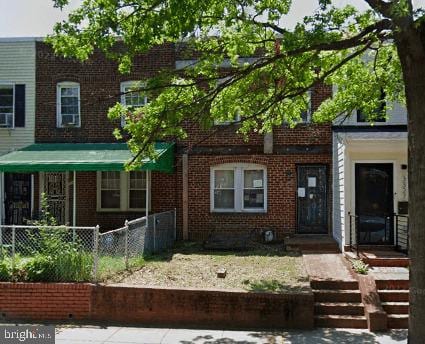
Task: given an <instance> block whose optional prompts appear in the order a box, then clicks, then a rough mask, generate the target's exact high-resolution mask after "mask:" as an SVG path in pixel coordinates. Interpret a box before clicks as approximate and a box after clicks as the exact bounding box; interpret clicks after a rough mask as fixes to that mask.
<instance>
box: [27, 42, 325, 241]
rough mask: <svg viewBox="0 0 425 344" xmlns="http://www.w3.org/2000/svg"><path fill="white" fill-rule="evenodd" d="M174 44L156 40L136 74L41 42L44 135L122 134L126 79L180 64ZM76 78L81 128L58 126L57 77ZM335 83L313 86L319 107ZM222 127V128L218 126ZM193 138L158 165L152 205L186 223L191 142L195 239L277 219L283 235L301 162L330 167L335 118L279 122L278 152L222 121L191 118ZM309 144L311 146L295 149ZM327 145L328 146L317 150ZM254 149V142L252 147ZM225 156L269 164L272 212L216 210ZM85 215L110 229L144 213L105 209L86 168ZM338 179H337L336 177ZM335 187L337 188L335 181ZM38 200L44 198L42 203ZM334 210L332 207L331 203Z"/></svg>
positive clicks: (91, 138)
mask: <svg viewBox="0 0 425 344" xmlns="http://www.w3.org/2000/svg"><path fill="white" fill-rule="evenodd" d="M175 55H176V52H175V49H174V46H173V45H167V44H166V45H162V46H158V47H155V48H154V49H152V50H151V51H149V52H148V53H146V54H144V55H142V56H140V57H138V58H137V59H136V60H135V63H134V67H133V69H132V72H131V74H130V75H125V76H122V75H120V74H119V73H118V71H117V65H116V63H114V62H111V61H110V60H108V59H106V58H105V57H104V56H102V55H101V54H100V53H96V54H95V55H94V56H93V57H92V58H90V59H89V60H88V61H87V62H84V63H80V62H77V61H74V60H70V59H64V58H60V57H56V56H54V54H53V52H52V50H51V49H50V47H48V46H47V45H45V44H44V43H41V42H38V43H37V74H36V80H37V103H36V109H37V116H36V131H35V140H36V142H114V141H115V139H114V138H113V136H112V131H113V129H114V127H116V126H117V125H118V123H111V122H110V121H109V120H108V119H107V117H106V114H107V110H108V108H109V107H110V106H112V105H113V104H114V103H115V102H116V101H118V100H119V97H118V93H119V91H120V82H122V81H125V80H141V79H143V78H144V77H149V76H152V75H153V74H154V73H156V72H157V71H158V70H161V69H163V68H174V63H175ZM60 81H76V82H79V83H80V88H81V128H66V129H65V128H56V84H57V83H58V82H60ZM331 94H332V90H331V88H330V87H329V86H325V85H318V86H316V87H315V88H314V90H313V91H312V93H311V100H312V109H313V110H314V109H316V108H317V107H318V106H319V104H320V103H321V102H322V101H323V100H324V99H326V98H328V97H329V96H331ZM217 128H218V130H217V131H216V132H214V130H215V129H217ZM186 129H187V131H188V138H187V139H185V140H181V141H179V142H177V145H176V147H177V151H178V152H179V153H178V154H177V155H176V159H175V166H176V173H175V174H174V175H172V176H170V175H165V174H160V173H154V174H153V177H152V188H151V189H152V190H151V194H152V209H151V211H152V212H158V211H164V210H170V209H173V208H177V210H178V218H177V224H178V230H179V233H178V235H179V237H181V229H182V171H181V154H180V153H181V152H185V151H187V149H188V148H189V154H190V156H189V230H190V237H191V238H192V239H203V238H205V236H206V235H207V234H208V232H209V231H210V230H212V229H215V230H250V229H253V228H256V229H258V228H260V229H261V228H265V227H273V228H275V229H276V230H277V233H278V235H279V236H282V235H286V234H290V233H293V232H294V231H295V227H296V198H295V192H296V165H297V164H326V165H327V166H328V167H329V168H328V171H329V175H330V173H331V171H330V162H331V145H332V129H331V126H330V125H314V124H308V125H306V124H300V125H298V126H297V127H296V128H293V129H290V128H287V127H285V126H280V127H276V128H274V130H273V144H274V154H272V155H264V154H262V152H263V145H264V137H263V135H261V134H258V133H252V134H250V135H249V142H245V141H244V139H243V137H241V136H240V135H238V134H237V133H236V129H237V127H236V128H235V127H234V126H220V127H216V128H213V129H209V130H203V129H201V128H200V127H199V126H198V125H196V124H193V123H187V124H186ZM209 147H213V148H214V149H218V150H220V149H226V147H229V149H230V148H231V149H234V150H238V149H239V150H240V149H242V150H245V153H244V154H240V155H238V154H234V153H233V154H232V155H230V154H226V153H223V151H221V152H218V151H215V152H214V153H211V154H207V155H206V154H203V153H199V152H198V153H196V152H195V149H201V150H202V149H208V148H209ZM294 147H302V148H301V150H304V152H303V153H297V152H295V153H294V151H292V152H290V153H286V151H287V150H288V151H291V150H293V149H294ZM315 147H316V148H317V147H321V149H322V150H321V152H319V153H318V152H313V151H314V148H315ZM248 149H249V150H248ZM224 162H232V163H236V162H256V163H259V164H263V165H265V166H266V167H267V170H268V211H267V213H266V214H213V213H211V212H210V204H209V203H210V190H209V185H210V167H211V166H214V165H217V164H220V163H224ZM77 179H78V180H77V187H78V191H77V197H78V212H77V223H78V224H79V225H84V226H89V225H96V224H99V225H100V226H101V228H103V229H112V228H116V227H117V226H122V224H123V222H124V220H125V219H129V218H134V217H138V216H141V215H142V213H122V212H110V213H107V212H97V211H96V178H95V173H78V178H77ZM329 185H330V184H329ZM329 191H330V189H329ZM36 204H37V203H36ZM329 212H330V207H329Z"/></svg>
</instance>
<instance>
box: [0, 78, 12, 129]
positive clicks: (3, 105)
mask: <svg viewBox="0 0 425 344" xmlns="http://www.w3.org/2000/svg"><path fill="white" fill-rule="evenodd" d="M14 117H15V87H14V85H13V84H10V85H8V84H0V127H1V128H13V127H14Z"/></svg>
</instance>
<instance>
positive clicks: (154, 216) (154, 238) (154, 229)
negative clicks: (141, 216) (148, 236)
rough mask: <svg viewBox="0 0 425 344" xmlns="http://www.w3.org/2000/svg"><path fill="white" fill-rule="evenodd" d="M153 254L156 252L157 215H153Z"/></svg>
mask: <svg viewBox="0 0 425 344" xmlns="http://www.w3.org/2000/svg"><path fill="white" fill-rule="evenodd" d="M152 217H153V252H154V253H155V252H156V215H155V214H153V215H152Z"/></svg>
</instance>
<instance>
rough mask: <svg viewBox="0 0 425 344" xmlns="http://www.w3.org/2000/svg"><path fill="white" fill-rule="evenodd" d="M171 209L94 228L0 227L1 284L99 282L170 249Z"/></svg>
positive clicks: (172, 232) (173, 225)
mask: <svg viewBox="0 0 425 344" xmlns="http://www.w3.org/2000/svg"><path fill="white" fill-rule="evenodd" d="M175 239H176V212H175V210H172V211H168V212H163V213H159V214H152V215H149V216H148V217H147V218H146V217H142V218H139V219H135V220H132V221H126V222H125V224H124V226H123V227H122V228H118V229H115V230H112V231H109V232H106V233H100V232H99V226H96V227H68V226H6V225H1V226H0V281H15V282H17V281H22V282H24V281H34V282H36V281H51V282H71V281H77V282H78V281H98V280H103V279H105V278H107V277H109V276H110V275H113V274H115V273H117V272H120V271H123V270H125V269H129V268H131V267H135V266H141V265H142V263H143V257H144V256H146V255H150V254H154V253H159V252H161V251H164V250H166V249H169V248H171V247H172V246H173V244H174V241H175Z"/></svg>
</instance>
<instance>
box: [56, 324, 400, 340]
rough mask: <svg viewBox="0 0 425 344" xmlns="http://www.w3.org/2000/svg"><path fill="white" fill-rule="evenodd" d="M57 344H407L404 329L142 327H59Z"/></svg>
mask: <svg viewBox="0 0 425 344" xmlns="http://www.w3.org/2000/svg"><path fill="white" fill-rule="evenodd" d="M58 332H59V333H57V334H56V343H58V344H60V343H63V344H65V343H66V344H100V343H109V344H136V343H137V344H142V343H143V344H168V343H170V344H256V343H268V344H278V343H285V344H286V343H297V344H298V343H301V344H310V343H311V344H322V343H323V344H331V343H332V344H333V343H365V344H372V343H373V344H378V343H382V344H389V343H407V339H406V338H407V331H406V330H394V331H391V332H387V333H371V332H369V331H367V330H356V329H316V330H313V331H264V332H262V331H220V330H188V329H163V328H142V327H95V326H91V327H87V326H84V327H73V328H59V329H58Z"/></svg>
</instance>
